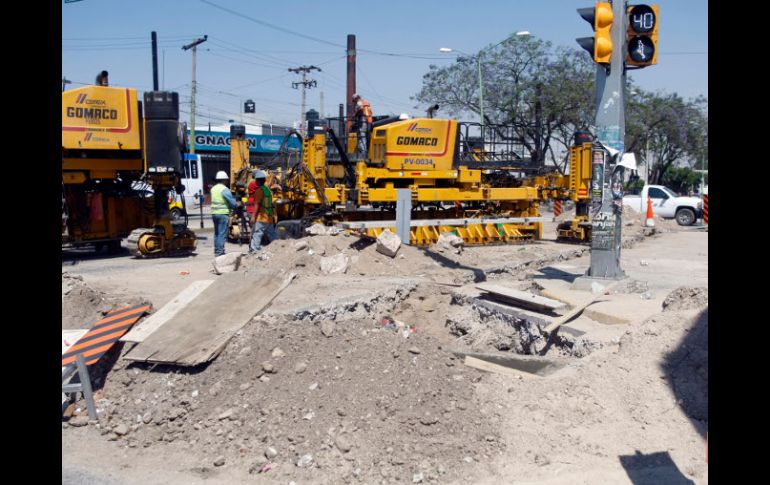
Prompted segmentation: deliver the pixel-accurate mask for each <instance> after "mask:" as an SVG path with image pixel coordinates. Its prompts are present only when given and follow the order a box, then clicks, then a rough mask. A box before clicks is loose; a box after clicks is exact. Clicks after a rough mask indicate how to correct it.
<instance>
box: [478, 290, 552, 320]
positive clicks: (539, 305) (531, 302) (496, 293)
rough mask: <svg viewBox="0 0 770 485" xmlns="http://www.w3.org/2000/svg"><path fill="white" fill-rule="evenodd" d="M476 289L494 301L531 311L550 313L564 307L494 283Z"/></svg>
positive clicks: (543, 298)
mask: <svg viewBox="0 0 770 485" xmlns="http://www.w3.org/2000/svg"><path fill="white" fill-rule="evenodd" d="M476 288H478V289H480V290H482V291H486V292H487V293H489V294H491V296H492V297H493V298H494V299H501V300H504V302H506V303H512V304H513V305H516V306H519V307H524V308H529V309H531V310H536V311H545V312H548V313H550V312H553V311H554V310H559V309H562V308H564V307H565V306H566V305H565V303H564V302H562V301H558V300H553V299H551V298H546V297H544V296H538V295H535V294H532V293H529V292H526V291H520V290H515V289H513V288H508V287H506V286H503V285H498V284H495V283H480V284H477V285H476Z"/></svg>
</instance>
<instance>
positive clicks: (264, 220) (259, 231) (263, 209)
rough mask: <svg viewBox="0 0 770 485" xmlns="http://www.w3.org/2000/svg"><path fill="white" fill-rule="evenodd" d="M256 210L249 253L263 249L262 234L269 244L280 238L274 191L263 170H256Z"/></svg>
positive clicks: (252, 222)
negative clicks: (277, 231) (276, 228)
mask: <svg viewBox="0 0 770 485" xmlns="http://www.w3.org/2000/svg"><path fill="white" fill-rule="evenodd" d="M253 177H254V183H255V185H256V192H255V194H254V212H253V213H252V214H251V224H252V226H253V229H252V231H251V243H250V244H249V253H250V254H251V253H256V252H257V251H259V250H260V249H262V236H265V237H267V241H268V244H269V243H271V242H273V241H274V240H276V239H277V238H278V235H277V234H276V233H275V216H274V211H273V192H272V191H271V190H270V188H269V187H268V186H267V185H266V184H265V179H267V174H266V173H265V172H264V171H263V170H254V174H253Z"/></svg>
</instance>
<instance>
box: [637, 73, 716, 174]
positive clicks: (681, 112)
mask: <svg viewBox="0 0 770 485" xmlns="http://www.w3.org/2000/svg"><path fill="white" fill-rule="evenodd" d="M634 91H635V93H634V94H633V95H630V96H629V99H628V102H627V103H626V151H627V152H636V153H641V154H643V156H642V157H640V158H641V159H642V160H644V161H645V162H649V163H651V165H650V170H649V174H650V183H651V184H661V183H662V182H663V181H664V174H666V173H667V172H668V171H669V170H670V169H672V168H674V165H675V164H676V163H678V162H687V163H688V164H689V165H690V167H691V168H698V169H700V168H701V166H702V165H705V166H706V168H708V115H707V110H706V106H707V101H706V98H703V97H699V98H696V99H694V100H689V101H685V100H684V99H682V98H681V97H679V96H678V95H677V94H655V93H649V92H644V91H642V90H641V89H639V88H633V89H631V88H629V92H634ZM662 184H663V185H666V184H665V183H662Z"/></svg>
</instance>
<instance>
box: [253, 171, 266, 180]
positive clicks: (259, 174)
mask: <svg viewBox="0 0 770 485" xmlns="http://www.w3.org/2000/svg"><path fill="white" fill-rule="evenodd" d="M252 175H253V177H254V178H255V179H266V178H267V174H266V173H265V171H264V170H254V173H253V174H252Z"/></svg>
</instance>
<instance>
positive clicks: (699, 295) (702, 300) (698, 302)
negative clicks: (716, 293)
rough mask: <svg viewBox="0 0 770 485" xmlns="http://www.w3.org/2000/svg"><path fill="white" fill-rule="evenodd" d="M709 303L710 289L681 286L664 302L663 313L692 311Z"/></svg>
mask: <svg viewBox="0 0 770 485" xmlns="http://www.w3.org/2000/svg"><path fill="white" fill-rule="evenodd" d="M708 303H709V289H708V288H691V287H688V286H681V287H679V288H677V289H676V290H674V291H672V292H671V293H669V295H668V296H666V299H665V300H663V311H675V310H690V309H693V308H703V307H706V306H708Z"/></svg>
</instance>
